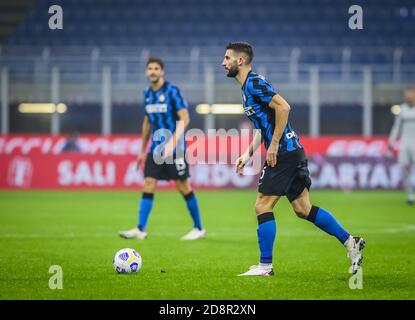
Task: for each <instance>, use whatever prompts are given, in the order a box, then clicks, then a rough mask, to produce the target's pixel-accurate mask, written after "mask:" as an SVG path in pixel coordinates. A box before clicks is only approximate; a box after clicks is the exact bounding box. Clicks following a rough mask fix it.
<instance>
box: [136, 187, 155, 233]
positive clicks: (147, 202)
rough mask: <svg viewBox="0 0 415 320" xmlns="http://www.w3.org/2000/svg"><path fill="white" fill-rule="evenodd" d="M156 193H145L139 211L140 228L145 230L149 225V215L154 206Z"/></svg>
mask: <svg viewBox="0 0 415 320" xmlns="http://www.w3.org/2000/svg"><path fill="white" fill-rule="evenodd" d="M153 202H154V193H146V192H144V193H143V196H142V198H141V202H140V210H139V213H138V229H140V230H141V231H144V230H145V229H146V226H147V221H148V216H149V215H150V212H151V209H152V208H153Z"/></svg>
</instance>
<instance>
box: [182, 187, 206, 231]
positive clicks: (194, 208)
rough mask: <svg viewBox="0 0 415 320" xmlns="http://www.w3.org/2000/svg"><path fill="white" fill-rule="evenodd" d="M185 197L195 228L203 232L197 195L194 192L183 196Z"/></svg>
mask: <svg viewBox="0 0 415 320" xmlns="http://www.w3.org/2000/svg"><path fill="white" fill-rule="evenodd" d="M183 197H184V199H185V200H186V204H187V209H188V210H189V213H190V215H191V216H192V219H193V223H194V227H195V228H197V229H199V230H202V219H201V218H200V211H199V205H198V203H197V198H196V196H195V194H194V193H193V191H190V193H188V194H186V195H183Z"/></svg>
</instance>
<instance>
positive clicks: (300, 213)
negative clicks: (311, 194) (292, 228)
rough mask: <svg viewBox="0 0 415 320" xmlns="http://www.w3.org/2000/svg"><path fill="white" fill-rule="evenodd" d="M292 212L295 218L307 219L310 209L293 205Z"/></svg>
mask: <svg viewBox="0 0 415 320" xmlns="http://www.w3.org/2000/svg"><path fill="white" fill-rule="evenodd" d="M293 210H294V212H295V214H296V215H297V217H299V218H301V219H307V217H308V214H309V213H310V210H311V208H308V206H306V205H295V204H293Z"/></svg>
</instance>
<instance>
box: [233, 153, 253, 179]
mask: <svg viewBox="0 0 415 320" xmlns="http://www.w3.org/2000/svg"><path fill="white" fill-rule="evenodd" d="M249 159H250V157H249V155H247V154H246V153H244V154H243V155H241V156H240V157H239V158H238V159H236V162H235V171H236V172H237V173H239V174H243V173H244V167H245V165H246V164H247V163H248V161H249Z"/></svg>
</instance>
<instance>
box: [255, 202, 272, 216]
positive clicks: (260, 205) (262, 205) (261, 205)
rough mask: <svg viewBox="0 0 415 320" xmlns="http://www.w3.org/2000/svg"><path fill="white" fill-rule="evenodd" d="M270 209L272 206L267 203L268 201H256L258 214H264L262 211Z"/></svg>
mask: <svg viewBox="0 0 415 320" xmlns="http://www.w3.org/2000/svg"><path fill="white" fill-rule="evenodd" d="M270 211H272V208H271V207H270V206H269V205H267V204H266V203H263V202H261V201H257V202H256V203H255V213H256V214H262V213H265V212H270Z"/></svg>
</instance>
